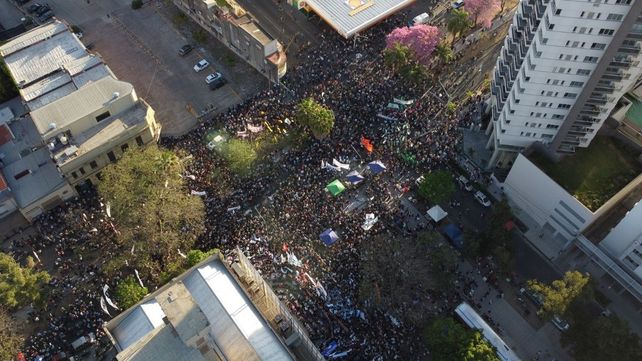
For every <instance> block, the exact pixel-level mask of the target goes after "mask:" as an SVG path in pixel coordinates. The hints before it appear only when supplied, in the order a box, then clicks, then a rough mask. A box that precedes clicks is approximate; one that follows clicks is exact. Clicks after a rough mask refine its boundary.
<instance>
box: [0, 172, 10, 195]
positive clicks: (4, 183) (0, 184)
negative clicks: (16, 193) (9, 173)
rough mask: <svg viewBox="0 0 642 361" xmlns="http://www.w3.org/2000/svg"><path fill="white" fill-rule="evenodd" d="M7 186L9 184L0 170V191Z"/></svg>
mask: <svg viewBox="0 0 642 361" xmlns="http://www.w3.org/2000/svg"><path fill="white" fill-rule="evenodd" d="M8 187H9V186H8V185H7V181H6V180H4V177H3V176H2V172H0V192H2V191H3V190H5V189H7V188H8Z"/></svg>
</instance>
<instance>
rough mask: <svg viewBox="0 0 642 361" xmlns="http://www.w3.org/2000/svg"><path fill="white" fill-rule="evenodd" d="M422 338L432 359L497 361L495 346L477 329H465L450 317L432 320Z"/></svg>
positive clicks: (442, 360) (444, 360)
mask: <svg viewBox="0 0 642 361" xmlns="http://www.w3.org/2000/svg"><path fill="white" fill-rule="evenodd" d="M424 338H425V340H426V343H427V344H428V348H429V350H430V354H431V355H432V356H433V360H439V361H499V358H498V357H497V354H496V353H495V348H494V347H493V346H492V345H490V344H489V343H488V341H486V340H485V339H484V338H483V337H482V335H481V333H480V332H479V331H477V330H469V329H466V328H464V326H462V325H461V324H459V323H457V322H456V321H455V320H453V319H452V318H450V317H444V318H437V319H435V320H433V321H432V322H431V323H430V324H429V325H428V327H427V328H426V329H425V330H424Z"/></svg>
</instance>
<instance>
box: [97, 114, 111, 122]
mask: <svg viewBox="0 0 642 361" xmlns="http://www.w3.org/2000/svg"><path fill="white" fill-rule="evenodd" d="M110 116H111V114H109V112H104V113H102V114H99V115H97V116H96V122H100V121H103V120H105V119H107V118H109V117H110Z"/></svg>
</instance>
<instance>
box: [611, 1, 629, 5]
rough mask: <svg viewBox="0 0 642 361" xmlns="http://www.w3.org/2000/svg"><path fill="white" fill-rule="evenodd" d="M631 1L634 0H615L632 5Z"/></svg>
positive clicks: (618, 2)
mask: <svg viewBox="0 0 642 361" xmlns="http://www.w3.org/2000/svg"><path fill="white" fill-rule="evenodd" d="M631 1H632V0H615V3H616V4H619V5H631Z"/></svg>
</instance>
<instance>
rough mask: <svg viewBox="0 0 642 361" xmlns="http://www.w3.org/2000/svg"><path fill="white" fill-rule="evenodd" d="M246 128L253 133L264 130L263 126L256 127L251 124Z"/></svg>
mask: <svg viewBox="0 0 642 361" xmlns="http://www.w3.org/2000/svg"><path fill="white" fill-rule="evenodd" d="M246 128H247V130H249V131H250V132H252V133H258V132H261V131H263V129H264V128H263V126H262V125H258V126H256V125H252V124H250V123H248V124H247V126H246Z"/></svg>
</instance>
